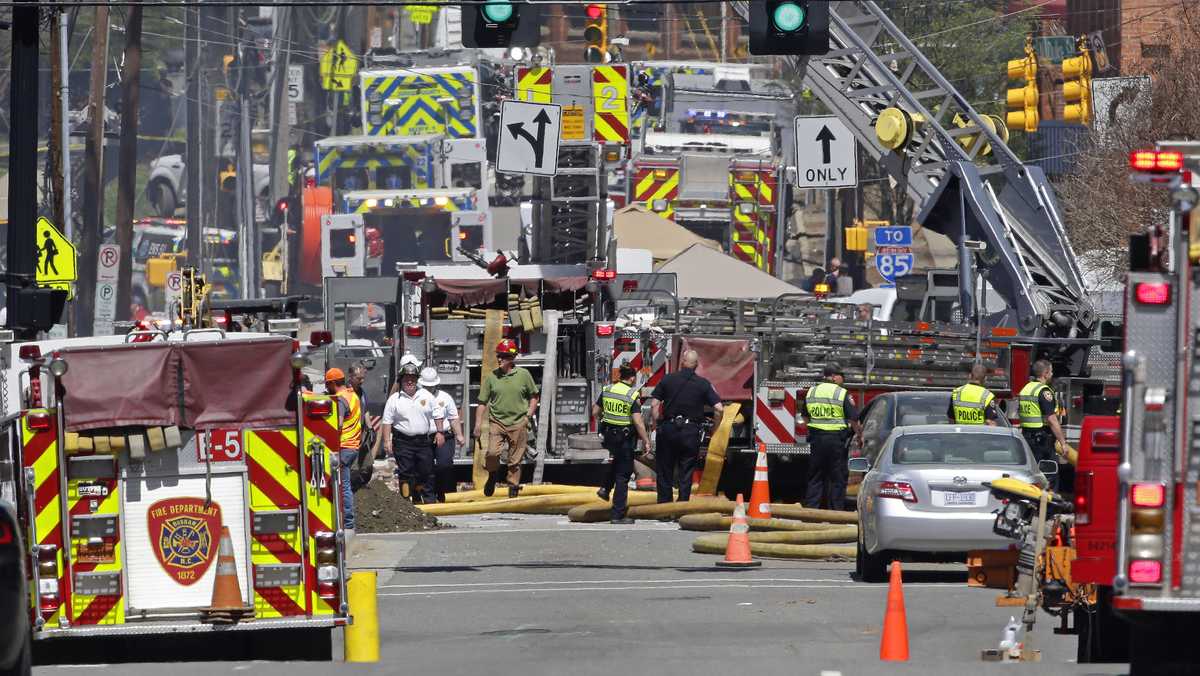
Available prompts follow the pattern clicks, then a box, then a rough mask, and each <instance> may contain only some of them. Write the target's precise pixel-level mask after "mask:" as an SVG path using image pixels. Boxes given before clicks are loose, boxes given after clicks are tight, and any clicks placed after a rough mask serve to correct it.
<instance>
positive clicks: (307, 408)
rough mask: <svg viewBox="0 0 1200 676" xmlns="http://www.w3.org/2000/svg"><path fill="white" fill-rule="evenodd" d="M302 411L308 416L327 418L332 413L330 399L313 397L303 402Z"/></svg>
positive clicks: (331, 401)
mask: <svg viewBox="0 0 1200 676" xmlns="http://www.w3.org/2000/svg"><path fill="white" fill-rule="evenodd" d="M304 412H305V414H307V415H308V417H310V418H328V417H329V415H330V414H331V413H333V400H332V399H313V400H311V401H306V402H304Z"/></svg>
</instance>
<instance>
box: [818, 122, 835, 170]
mask: <svg viewBox="0 0 1200 676" xmlns="http://www.w3.org/2000/svg"><path fill="white" fill-rule="evenodd" d="M836 140H837V137H836V136H834V135H833V132H831V131H829V127H826V126H825V125H821V131H819V132H817V138H816V141H817V142H818V143H820V144H821V164H829V143H830V141H836Z"/></svg>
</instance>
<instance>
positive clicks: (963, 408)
mask: <svg viewBox="0 0 1200 676" xmlns="http://www.w3.org/2000/svg"><path fill="white" fill-rule="evenodd" d="M986 378H987V368H985V367H984V365H983V364H975V365H973V366H972V367H971V373H970V375H969V376H968V377H967V383H966V384H965V385H960V386H958V387H956V388H954V391H953V392H951V393H950V405H949V406H948V407H947V410H946V415H947V416H948V417H949V418H950V422H952V423H954V424H956V425H983V424H988V425H993V426H994V425H996V424H997V421H998V420H1000V410H999V409H998V408H996V395H994V394H992V393H991V391H989V390H988V388H986V387H984V386H983V383H984V381H985V379H986Z"/></svg>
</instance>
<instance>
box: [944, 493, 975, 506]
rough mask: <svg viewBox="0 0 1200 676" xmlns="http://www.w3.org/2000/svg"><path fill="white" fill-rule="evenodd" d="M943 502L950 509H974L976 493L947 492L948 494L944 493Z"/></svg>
mask: <svg viewBox="0 0 1200 676" xmlns="http://www.w3.org/2000/svg"><path fill="white" fill-rule="evenodd" d="M942 500H943V502H944V504H945V505H946V506H947V507H950V506H954V507H960V506H970V507H974V506H975V493H974V492H966V493H956V492H946V493H942Z"/></svg>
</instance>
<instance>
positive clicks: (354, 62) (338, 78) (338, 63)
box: [321, 40, 358, 92]
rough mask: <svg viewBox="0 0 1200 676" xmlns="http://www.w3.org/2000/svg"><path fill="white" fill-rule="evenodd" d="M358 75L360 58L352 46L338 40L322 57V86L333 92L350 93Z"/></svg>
mask: <svg viewBox="0 0 1200 676" xmlns="http://www.w3.org/2000/svg"><path fill="white" fill-rule="evenodd" d="M357 74H358V57H357V56H355V55H354V52H352V51H350V46H349V45H347V44H346V43H345V41H343V40H338V41H337V44H335V45H334V46H333V48H332V49H329V50H327V51H326V52H325V53H324V54H322V55H321V86H322V87H324V88H325V89H326V90H328V91H331V92H348V91H350V89H351V86H352V85H353V83H354V76H355V75H357Z"/></svg>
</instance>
